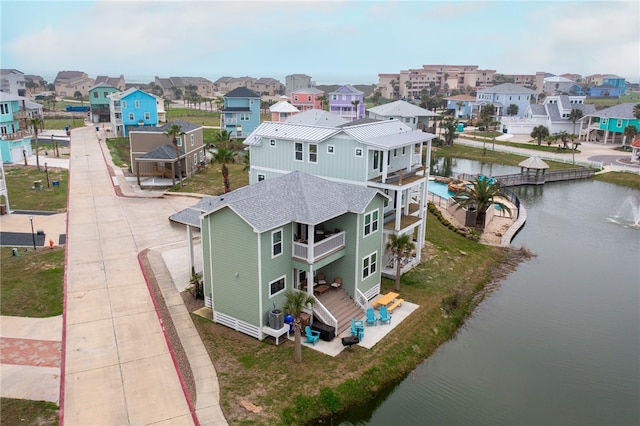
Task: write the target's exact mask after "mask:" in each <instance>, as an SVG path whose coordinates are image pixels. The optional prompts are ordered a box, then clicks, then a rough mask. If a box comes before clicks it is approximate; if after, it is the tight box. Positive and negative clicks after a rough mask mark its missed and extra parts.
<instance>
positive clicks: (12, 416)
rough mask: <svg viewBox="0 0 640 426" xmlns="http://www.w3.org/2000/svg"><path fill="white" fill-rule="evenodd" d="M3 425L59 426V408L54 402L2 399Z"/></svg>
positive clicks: (0, 399)
mask: <svg viewBox="0 0 640 426" xmlns="http://www.w3.org/2000/svg"><path fill="white" fill-rule="evenodd" d="M0 412H2V422H1V424H2V425H7V426H9V425H42V426H44V425H46V426H55V425H58V420H59V413H58V406H57V405H56V404H54V403H52V402H46V401H29V400H26V399H13V398H0Z"/></svg>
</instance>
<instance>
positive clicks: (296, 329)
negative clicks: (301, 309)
mask: <svg viewBox="0 0 640 426" xmlns="http://www.w3.org/2000/svg"><path fill="white" fill-rule="evenodd" d="M293 336H294V342H295V344H294V356H293V359H294V360H295V362H302V336H301V335H300V319H296V320H295V321H294V323H293Z"/></svg>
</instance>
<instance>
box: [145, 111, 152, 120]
mask: <svg viewBox="0 0 640 426" xmlns="http://www.w3.org/2000/svg"><path fill="white" fill-rule="evenodd" d="M144 119H145V120H151V114H149V113H148V112H145V113H144Z"/></svg>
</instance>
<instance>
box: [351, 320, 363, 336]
mask: <svg viewBox="0 0 640 426" xmlns="http://www.w3.org/2000/svg"><path fill="white" fill-rule="evenodd" d="M351 335H352V336H356V337H357V338H358V340H360V341H362V339H363V338H364V323H363V322H362V321H359V320H354V319H353V318H352V319H351Z"/></svg>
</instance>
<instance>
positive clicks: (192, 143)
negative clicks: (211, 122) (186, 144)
mask: <svg viewBox="0 0 640 426" xmlns="http://www.w3.org/2000/svg"><path fill="white" fill-rule="evenodd" d="M189 137H190V138H191V146H194V145H195V144H196V136H195V135H190V136H189Z"/></svg>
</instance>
